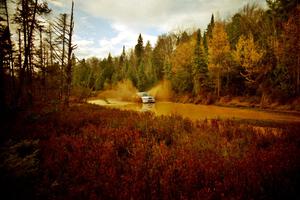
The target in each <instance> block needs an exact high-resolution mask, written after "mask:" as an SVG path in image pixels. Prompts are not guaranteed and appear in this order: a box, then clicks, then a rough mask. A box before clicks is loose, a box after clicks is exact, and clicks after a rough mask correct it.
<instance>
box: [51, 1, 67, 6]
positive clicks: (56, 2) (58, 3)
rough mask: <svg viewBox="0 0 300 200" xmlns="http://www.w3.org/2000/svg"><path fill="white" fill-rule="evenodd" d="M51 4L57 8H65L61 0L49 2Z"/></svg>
mask: <svg viewBox="0 0 300 200" xmlns="http://www.w3.org/2000/svg"><path fill="white" fill-rule="evenodd" d="M49 2H50V3H51V4H53V5H55V6H57V7H63V6H64V3H63V1H61V0H49Z"/></svg>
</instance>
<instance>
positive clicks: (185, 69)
mask: <svg viewBox="0 0 300 200" xmlns="http://www.w3.org/2000/svg"><path fill="white" fill-rule="evenodd" d="M194 47H195V40H194V39H190V36H189V39H188V40H187V41H186V42H182V43H180V44H179V45H178V46H177V47H176V50H175V51H174V53H173V55H172V58H171V64H172V78H171V80H172V87H173V89H174V90H175V91H176V92H179V93H184V92H192V91H193V74H192V73H193V69H192V68H193V67H192V66H193V58H194Z"/></svg>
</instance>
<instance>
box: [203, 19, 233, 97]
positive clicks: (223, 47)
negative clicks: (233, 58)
mask: <svg viewBox="0 0 300 200" xmlns="http://www.w3.org/2000/svg"><path fill="white" fill-rule="evenodd" d="M208 53H209V54H208V60H209V62H208V68H209V71H210V72H211V73H212V74H213V75H214V76H215V79H216V93H217V95H218V97H219V96H220V91H221V76H222V73H223V72H224V70H226V68H227V67H228V65H229V60H230V44H229V41H228V36H227V33H226V32H225V27H224V24H223V23H221V22H216V23H215V26H214V28H213V31H212V38H211V39H210V40H209V49H208Z"/></svg>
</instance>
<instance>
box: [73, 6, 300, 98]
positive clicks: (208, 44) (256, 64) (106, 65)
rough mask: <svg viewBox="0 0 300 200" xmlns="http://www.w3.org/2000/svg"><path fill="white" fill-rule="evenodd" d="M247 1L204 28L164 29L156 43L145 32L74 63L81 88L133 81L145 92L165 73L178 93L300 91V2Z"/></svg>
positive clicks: (272, 94) (286, 94)
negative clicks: (115, 49) (112, 50)
mask: <svg viewBox="0 0 300 200" xmlns="http://www.w3.org/2000/svg"><path fill="white" fill-rule="evenodd" d="M266 2H267V5H268V8H267V9H263V8H261V7H259V6H258V5H256V4H251V5H250V4H248V5H246V6H245V7H244V8H242V9H241V10H240V11H239V12H237V13H235V14H234V15H233V16H232V17H231V18H230V19H228V20H224V21H222V20H219V19H217V20H215V18H214V15H212V17H211V21H210V23H209V24H208V26H207V28H206V30H204V31H201V30H200V29H190V30H185V31H177V32H172V33H168V34H163V35H161V36H159V37H158V39H157V42H156V44H155V46H154V47H152V46H151V44H150V42H149V41H148V42H146V44H144V41H143V38H142V35H141V34H140V35H139V37H138V40H137V44H136V46H135V47H134V48H132V49H128V50H125V47H123V52H122V54H121V55H120V56H117V57H112V56H111V55H110V54H109V55H108V57H107V58H104V59H98V58H89V59H86V60H82V61H81V62H79V63H77V65H76V66H75V69H74V76H73V84H74V86H75V87H77V88H78V87H79V88H88V89H90V90H102V89H105V88H107V87H109V86H110V85H113V84H114V83H117V82H118V81H121V80H124V79H129V80H131V81H132V83H133V84H134V85H135V86H136V87H137V88H138V89H139V90H140V91H144V90H147V89H149V88H151V87H152V86H154V85H155V84H157V82H158V81H160V80H162V79H165V80H169V81H170V82H171V84H172V90H173V91H174V92H175V94H178V95H183V94H188V95H189V96H190V97H191V98H198V99H205V98H207V97H208V96H210V95H212V96H215V97H216V98H219V97H221V96H227V95H229V96H258V97H260V98H261V102H262V103H266V102H268V101H270V100H278V101H285V100H288V99H290V98H294V97H299V95H300V81H299V80H300V79H299V77H300V42H299V41H300V40H299V39H298V37H299V35H300V30H299V29H300V28H299V27H300V6H299V1H297V0H288V1H284V0H267V1H266Z"/></svg>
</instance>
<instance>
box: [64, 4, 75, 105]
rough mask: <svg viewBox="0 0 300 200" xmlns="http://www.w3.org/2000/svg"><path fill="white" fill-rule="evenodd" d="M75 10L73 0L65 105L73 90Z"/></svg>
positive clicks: (67, 103)
mask: <svg viewBox="0 0 300 200" xmlns="http://www.w3.org/2000/svg"><path fill="white" fill-rule="evenodd" d="M73 10H74V1H72V10H71V20H70V29H69V44H68V64H67V67H66V91H65V92H66V94H65V101H64V103H65V105H66V106H69V98H70V92H71V84H72V51H73V47H72V35H73V28H74V23H73Z"/></svg>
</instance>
